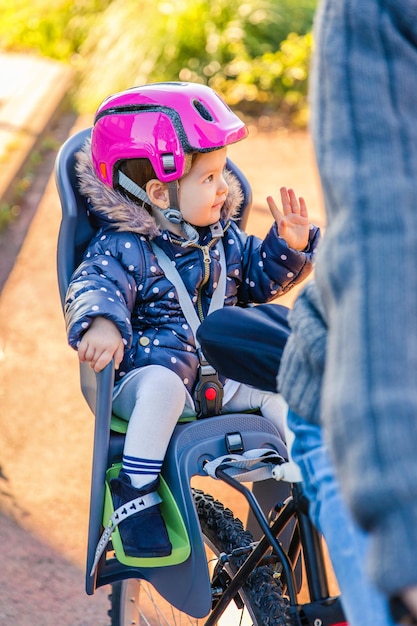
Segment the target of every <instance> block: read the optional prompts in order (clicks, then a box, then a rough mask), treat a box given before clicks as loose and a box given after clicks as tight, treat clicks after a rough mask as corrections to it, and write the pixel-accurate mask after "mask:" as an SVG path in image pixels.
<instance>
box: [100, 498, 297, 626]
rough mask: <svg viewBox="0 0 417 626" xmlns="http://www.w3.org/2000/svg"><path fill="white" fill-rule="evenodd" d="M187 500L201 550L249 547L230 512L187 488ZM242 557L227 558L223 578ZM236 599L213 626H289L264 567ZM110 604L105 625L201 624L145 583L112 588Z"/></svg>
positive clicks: (249, 540)
mask: <svg viewBox="0 0 417 626" xmlns="http://www.w3.org/2000/svg"><path fill="white" fill-rule="evenodd" d="M193 495H194V501H195V505H196V508H197V513H198V517H199V520H200V525H201V530H202V533H203V537H204V543H205V545H206V550H207V551H209V552H212V553H213V554H214V555H215V557H218V556H219V554H221V553H227V554H230V553H231V552H232V551H233V550H236V549H237V548H242V547H244V548H245V547H247V546H249V545H250V544H251V543H252V542H253V538H252V535H251V533H250V532H249V531H247V530H245V529H244V528H243V524H242V522H241V521H240V520H239V519H237V518H235V517H234V516H233V513H232V512H231V511H230V509H227V508H225V507H224V506H223V504H221V502H219V501H218V500H215V499H214V498H213V497H212V496H210V495H208V494H205V493H204V492H203V491H200V490H198V489H193ZM244 558H245V556H240V557H233V556H232V557H231V558H230V560H229V563H228V564H227V565H226V566H225V568H226V570H228V573H229V574H230V573H234V572H235V571H237V569H238V568H239V567H240V565H241V563H242V562H243V560H244ZM155 595H156V596H157V597H156V599H155V597H154V596H155ZM239 595H240V597H241V600H242V602H243V605H244V609H243V610H240V609H238V608H237V606H236V605H235V603H234V602H231V603H230V605H229V608H228V612H226V613H225V614H224V615H223V616H222V618H221V619H220V621H219V622H218V623H219V626H221V625H223V626H238V625H241V626H249V625H252V626H288V624H289V623H290V621H289V619H288V616H287V600H286V598H284V597H283V596H282V587H281V583H280V581H279V579H277V578H274V576H273V571H272V569H271V568H270V567H269V566H264V565H262V566H259V567H257V568H256V569H255V570H254V571H253V572H252V573H251V574H250V575H249V576H248V579H247V581H246V583H245V584H244V586H243V587H242V590H241V592H240V594H239ZM110 601H111V610H110V611H109V615H110V616H111V626H127V625H129V626H132V624H135V625H137V626H142V625H143V626H144V625H147V626H158V625H161V624H164V626H168V625H169V626H174V625H176V624H190V625H195V626H197V625H198V624H204V622H205V621H206V619H207V617H205V618H202V619H200V620H196V619H195V618H192V617H190V616H188V615H186V614H185V613H181V612H179V611H177V610H176V609H174V607H172V606H171V605H170V604H168V603H166V602H165V600H163V599H162V598H161V597H160V596H159V595H158V594H156V592H155V590H154V589H153V588H152V586H151V585H149V584H148V583H146V581H141V580H136V579H127V580H122V581H120V582H117V583H113V585H112V594H111V596H110Z"/></svg>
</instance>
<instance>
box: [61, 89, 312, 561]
mask: <svg viewBox="0 0 417 626" xmlns="http://www.w3.org/2000/svg"><path fill="white" fill-rule="evenodd" d="M246 136H247V129H246V127H245V125H244V124H243V122H241V120H240V119H239V118H238V117H237V116H236V115H235V114H234V113H233V112H232V111H231V110H230V109H229V108H228V107H227V105H226V104H225V103H224V102H223V101H222V100H221V99H220V98H219V96H218V95H217V94H216V93H215V92H213V91H212V90H211V89H210V88H208V87H205V86H202V85H198V84H189V83H159V84H154V85H146V86H143V87H137V88H133V89H130V90H127V91H124V92H121V93H119V94H116V95H113V96H110V97H109V98H107V99H106V100H105V101H104V102H103V103H102V105H101V106H100V107H99V109H98V111H97V113H96V117H95V122H94V127H93V130H92V136H91V143H90V142H87V143H86V145H85V146H84V148H83V150H82V151H81V153H80V154H79V155H78V165H77V173H78V176H79V181H80V188H81V191H82V193H83V194H84V195H85V196H86V197H88V198H89V204H90V210H91V216H92V217H93V218H94V219H95V220H96V222H97V225H98V231H97V234H96V236H95V237H94V238H93V240H92V241H91V242H90V244H89V246H88V249H87V251H86V253H85V256H84V260H83V262H82V263H81V265H80V267H79V268H78V269H77V270H76V271H75V273H74V275H73V277H72V280H71V284H70V286H69V289H68V294H67V299H66V307H65V313H66V322H67V329H68V337H69V342H70V344H71V346H72V347H74V348H75V349H77V350H78V355H79V359H80V361H83V362H88V363H89V364H90V366H91V367H92V368H93V369H94V370H95V371H96V372H99V371H100V370H101V369H103V368H104V367H105V366H106V365H107V364H108V363H109V362H110V361H111V360H112V359H114V363H115V368H116V383H115V389H114V396H113V410H114V413H115V414H116V415H118V416H119V417H121V418H123V419H125V420H128V421H129V425H128V430H127V434H126V440H125V445H124V451H123V463H122V470H121V472H120V475H119V477H118V478H117V479H114V480H112V481H111V490H112V497H113V502H114V507H115V509H116V508H118V507H120V506H122V505H124V504H127V503H129V502H131V501H132V500H134V499H136V498H138V497H141V496H148V498H149V494H153V500H152V497H151V498H150V499H151V501H152V505H151V506H150V508H147V509H144V510H141V511H139V512H134V514H132V515H131V516H130V517H127V518H126V519H124V520H123V521H122V522H121V523H120V525H119V531H120V535H121V539H122V542H123V546H124V549H125V553H126V554H127V555H128V556H134V557H154V556H164V555H168V554H170V552H171V544H170V541H169V538H168V534H167V531H166V527H165V524H164V521H163V519H162V516H161V512H160V506H159V504H158V503H157V500H156V498H155V496H156V494H155V492H156V490H157V488H158V484H159V474H160V470H161V467H162V463H163V459H164V456H165V452H166V449H167V446H168V443H169V440H170V437H171V434H172V432H173V429H174V427H175V425H176V423H177V420H178V418H179V417H180V416H181V415H183V414H184V413H190V412H192V411H194V409H195V407H194V399H193V393H194V391H195V387H196V383H197V382H198V377H199V371H200V370H201V368H200V360H199V354H198V351H197V348H196V339H195V334H194V332H193V330H192V328H191V325H190V323H189V318H188V316H187V317H186V316H185V315H184V312H183V308H185V307H183V306H182V304H183V300H182V301H181V303H180V299H181V298H180V297H179V295H178V294H179V291H180V289H177V288H176V285H175V287H174V285H173V282H175V281H171V280H169V279H168V278H167V276H166V274H165V273H164V271H163V270H162V268H161V265H163V263H161V258H160V255H159V253H158V251H157V250H158V249H159V252H161V250H162V251H163V252H164V253H165V254H166V255H167V256H168V258H169V260H171V262H172V264H173V265H174V266H175V268H176V270H177V271H178V273H179V274H180V276H181V279H182V281H183V283H184V285H185V290H186V292H188V293H187V297H189V298H190V299H191V300H190V301H192V303H193V305H194V306H192V307H191V308H192V309H195V311H196V312H198V315H199V319H200V321H202V320H203V319H204V318H205V317H206V316H207V314H208V313H209V306H210V303H211V301H212V297H213V295H214V294H215V293H216V288H217V286H218V285H220V284H221V282H222V281H221V279H222V276H223V277H224V276H225V274H226V276H227V280H224V282H225V286H224V296H223V297H222V298H221V304H222V305H223V304H224V306H234V305H237V304H247V303H251V302H255V303H260V302H266V301H269V300H272V299H273V298H275V297H276V296H278V295H280V294H282V293H285V292H286V291H288V290H289V289H291V288H292V287H293V286H294V285H295V284H297V283H299V282H300V281H302V280H303V279H304V278H305V277H306V276H307V275H308V274H309V273H310V271H311V269H312V257H313V252H314V250H315V247H316V245H317V242H318V239H319V230H318V229H317V228H315V227H312V226H310V225H309V223H308V216H307V209H306V206H305V203H304V201H303V200H302V199H301V198H300V201H299V202H298V201H297V198H296V196H295V194H294V192H292V191H288V192H287V190H286V189H285V188H282V189H281V197H282V205H283V213H281V211H280V210H279V209H278V208H277V206H276V204H275V202H274V200H273V199H272V198H268V205H269V208H270V210H271V212H272V215H273V217H274V219H275V223H274V224H273V226H272V228H271V230H270V232H269V233H268V234H267V236H266V238H265V240H264V241H261V240H260V239H258V238H256V237H253V236H247V235H246V234H245V233H243V232H241V231H240V230H239V228H238V227H237V225H236V223H235V221H233V216H234V215H235V214H236V212H237V210H238V208H239V205H240V203H241V201H242V193H241V190H240V187H239V184H238V182H237V180H236V179H235V178H234V176H233V175H231V173H230V172H228V171H227V169H226V154H227V146H228V145H230V144H232V143H235V142H237V141H240V140H241V139H244V138H245V137H246ZM153 244H156V245H157V246H158V249H157V250H156V254H155V249H154V248H153V247H152V246H153ZM223 251H224V253H223ZM161 254H163V253H161ZM222 258H223V259H224V262H223V261H222ZM222 266H223V271H222ZM219 291H220V286H219ZM220 293H221V292H220ZM248 408H260V410H261V412H262V414H263V415H265V416H266V417H269V418H270V419H272V420H273V421H274V422H275V423H276V425H277V427H278V429H279V430H280V432H281V433H282V436H283V437H284V435H283V416H284V412H285V403H284V402H283V400H282V398H281V396H280V395H279V394H277V393H267V392H263V391H262V392H261V391H258V390H257V389H254V388H251V387H248V386H246V385H243V384H240V383H237V382H235V381H232V380H228V381H226V382H225V384H224V398H223V411H225V412H232V411H239V410H244V409H248ZM126 508H127V509H129V507H126ZM130 508H132V507H130ZM133 510H134V511H136V510H135V509H133Z"/></svg>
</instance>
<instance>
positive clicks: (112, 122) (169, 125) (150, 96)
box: [91, 82, 248, 187]
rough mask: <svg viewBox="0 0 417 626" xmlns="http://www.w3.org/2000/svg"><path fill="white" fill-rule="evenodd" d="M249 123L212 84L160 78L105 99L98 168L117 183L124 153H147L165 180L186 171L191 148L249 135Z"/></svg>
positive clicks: (99, 120) (96, 134)
mask: <svg viewBox="0 0 417 626" xmlns="http://www.w3.org/2000/svg"><path fill="white" fill-rule="evenodd" d="M247 134H248V131H247V128H246V126H245V124H244V123H243V122H242V121H241V120H240V119H239V118H238V117H237V116H236V115H235V114H234V113H233V112H232V111H231V110H230V108H229V107H228V106H227V104H226V103H225V102H224V101H223V100H222V99H221V98H220V96H219V95H217V93H216V92H215V91H213V90H212V89H210V87H206V86H205V85H199V84H196V83H179V82H167V83H155V84H152V85H144V86H141V87H133V88H132V89H127V90H126V91H122V92H120V93H117V94H114V95H112V96H110V97H109V98H107V99H106V100H104V102H103V103H102V104H101V105H100V107H99V108H98V110H97V113H96V116H95V121H94V127H93V130H92V135H91V152H92V158H93V165H94V169H95V171H96V173H97V176H98V177H99V178H100V180H101V181H102V182H103V183H105V184H106V185H109V186H111V187H113V184H114V182H115V168H116V167H117V163H118V162H119V161H121V160H124V159H141V158H147V159H149V160H150V162H151V163H152V166H153V168H154V170H155V173H156V176H157V177H158V179H159V180H161V181H162V182H167V183H168V182H170V181H174V180H178V179H179V178H181V176H182V175H183V174H184V168H185V154H187V153H190V152H209V151H211V150H215V149H216V148H221V147H224V146H227V145H229V144H232V143H235V142H237V141H240V140H241V139H244V138H245V137H246V136H247Z"/></svg>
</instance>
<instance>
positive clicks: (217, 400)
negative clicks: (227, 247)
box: [150, 239, 227, 418]
mask: <svg viewBox="0 0 417 626" xmlns="http://www.w3.org/2000/svg"><path fill="white" fill-rule="evenodd" d="M150 243H151V246H152V250H153V252H154V254H155V256H156V258H157V260H158V263H159V265H160V267H161V268H162V269H163V271H164V273H165V276H166V277H167V278H168V280H169V281H170V282H171V283H172V284H173V285H174V287H175V288H176V290H177V294H178V300H179V303H180V306H181V309H182V312H183V314H184V317H185V319H186V320H187V322H188V324H189V326H190V328H191V330H192V331H193V334H194V338H195V345H196V348H197V354H198V357H199V360H200V367H199V381H198V383H197V385H196V388H195V391H194V403H195V407H196V411H197V417H198V418H203V417H210V416H212V415H217V414H218V413H220V411H221V408H222V400H223V385H222V384H221V382H220V380H219V376H218V374H217V372H216V370H215V369H214V368H213V367H212V366H211V365H210V364H209V363H208V361H207V359H206V358H205V356H204V354H203V351H202V350H201V346H200V343H199V341H198V340H197V330H198V327H199V326H200V324H201V322H200V319H199V317H198V315H197V313H196V310H195V308H194V305H193V302H192V300H191V298H190V294H189V293H188V291H187V288H186V287H185V285H184V281H183V280H182V278H181V276H180V274H179V272H178V270H177V268H176V267H175V262H174V261H171V259H170V258H169V256H168V255H167V254H166V252H164V250H162V249H161V248H160V247H159V246H157V245H156V243H155V242H154V241H151V242H150ZM217 249H218V251H219V255H220V276H219V281H218V283H217V287H216V289H215V290H214V292H213V296H212V298H211V302H210V306H209V310H208V313H207V315H210V313H212V312H213V311H215V310H217V309H221V308H223V306H224V298H225V295H226V280H227V268H226V256H225V253H224V247H223V241H222V240H221V239H219V245H218V246H217Z"/></svg>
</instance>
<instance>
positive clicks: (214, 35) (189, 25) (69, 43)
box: [0, 0, 317, 123]
mask: <svg viewBox="0 0 417 626" xmlns="http://www.w3.org/2000/svg"><path fill="white" fill-rule="evenodd" d="M316 2H317V0H58V3H55V4H47V2H46V0H32V1H31V2H29V0H0V12H1V15H2V18H1V20H0V22H1V23H0V46H1V47H3V48H16V47H18V48H20V49H22V48H26V49H36V50H38V51H39V52H41V53H42V54H44V55H47V56H51V57H53V58H56V59H61V60H67V61H68V62H71V64H72V65H73V66H74V67H75V68H76V69H77V71H78V76H79V79H80V80H79V85H78V88H77V93H76V96H75V104H76V106H77V108H78V109H79V110H80V111H83V112H91V111H93V110H94V109H95V108H96V107H97V105H98V104H99V103H100V101H101V100H103V99H104V98H105V97H106V96H107V95H109V94H110V93H114V92H116V91H119V90H122V89H125V88H127V87H131V86H132V85H137V84H142V83H146V82H155V81H165V80H186V81H188V80H189V81H196V82H201V83H205V84H208V85H210V86H212V87H213V88H214V89H216V90H217V91H219V92H220V93H221V94H222V95H223V97H224V98H225V99H226V101H227V102H228V103H229V104H230V105H231V106H233V107H234V108H235V109H237V110H239V111H241V112H242V113H243V114H247V115H256V116H259V115H263V114H268V115H269V114H271V113H273V114H277V115H280V116H285V118H286V119H287V120H291V121H295V122H297V123H303V121H304V120H305V110H306V90H307V87H306V85H307V77H308V65H309V59H310V53H311V34H310V30H311V24H312V19H313V15H314V10H315V6H316Z"/></svg>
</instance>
